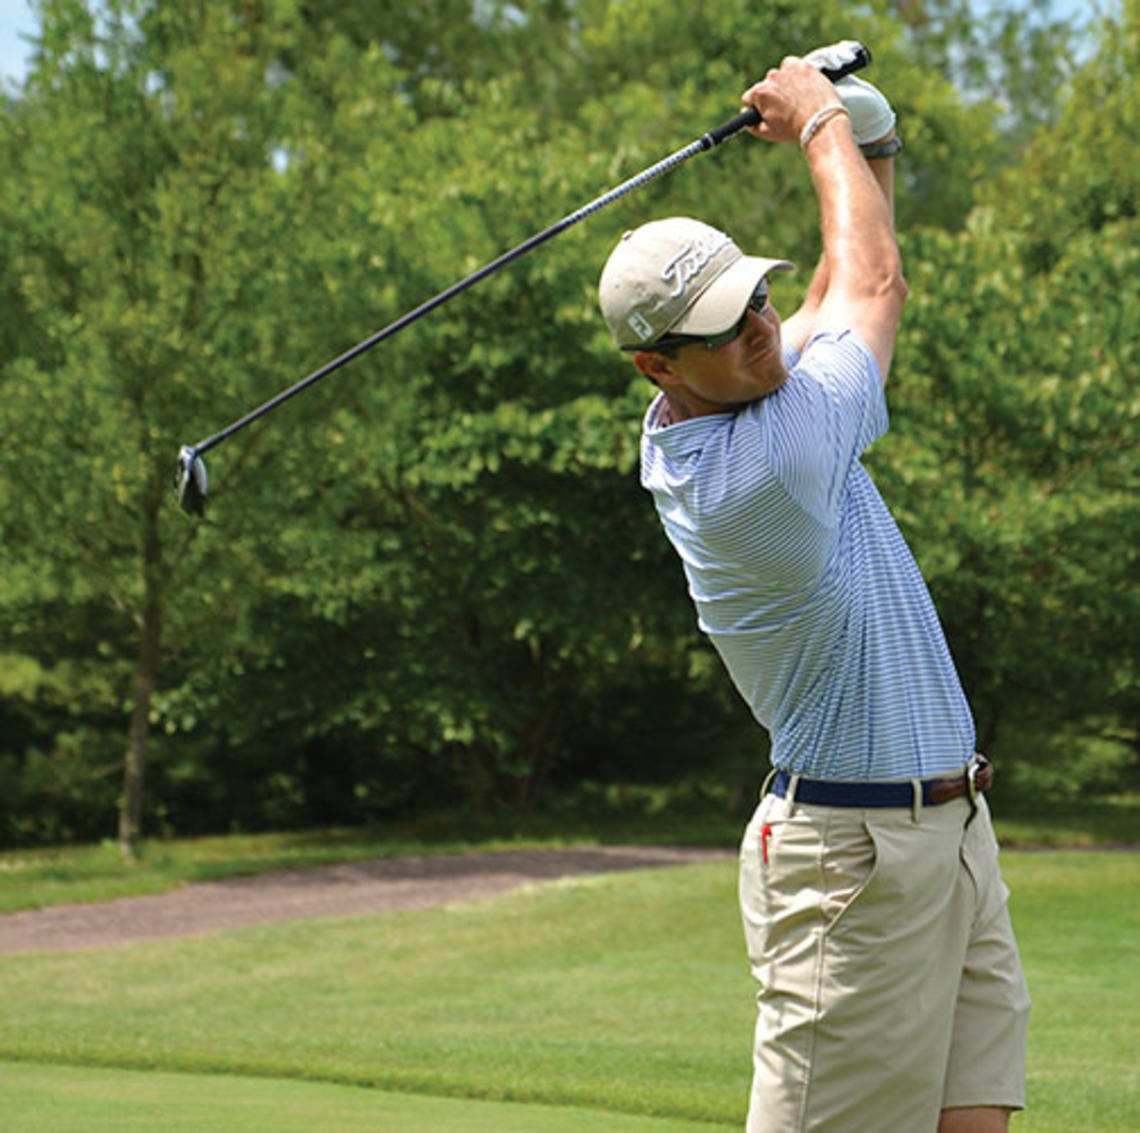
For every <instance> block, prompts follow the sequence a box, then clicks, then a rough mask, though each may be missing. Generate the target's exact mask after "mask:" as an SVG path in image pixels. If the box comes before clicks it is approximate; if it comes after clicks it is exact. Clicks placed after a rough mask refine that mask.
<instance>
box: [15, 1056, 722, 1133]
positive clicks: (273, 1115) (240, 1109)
mask: <svg viewBox="0 0 1140 1133" xmlns="http://www.w3.org/2000/svg"><path fill="white" fill-rule="evenodd" d="M0 1097H3V1105H4V1126H3V1127H4V1130H5V1133H74V1131H75V1130H79V1129H82V1130H83V1131H84V1133H127V1131H129V1130H132V1129H137V1130H147V1131H148V1133H149V1131H152V1130H155V1129H162V1130H163V1131H164V1133H179V1131H188V1130H226V1131H227V1133H239V1131H248V1133H265V1130H272V1131H273V1133H312V1131H313V1130H322V1131H332V1130H335V1131H336V1133H356V1131H359V1133H378V1131H382V1130H392V1131H396V1130H399V1131H400V1133H408V1131H409V1130H415V1131H416V1133H534V1131H535V1130H539V1129H540V1130H542V1131H543V1133H582V1130H584V1129H588V1130H590V1131H591V1133H713V1131H714V1130H715V1129H716V1128H717V1127H716V1126H711V1125H707V1124H694V1123H692V1122H688V1121H674V1120H670V1119H668V1118H650V1117H635V1116H630V1115H627V1114H613V1113H604V1112H602V1111H599V1110H591V1111H589V1112H588V1113H587V1112H584V1111H582V1110H580V1109H567V1108H565V1107H556V1106H537V1105H527V1106H523V1105H517V1104H512V1103H505V1102H475V1101H468V1100H459V1099H453V1098H431V1097H420V1096H417V1095H414V1094H395V1093H385V1092H382V1091H380V1090H362V1089H359V1088H356V1087H352V1086H333V1085H329V1084H327V1083H323V1082H289V1081H281V1080H272V1079H266V1078H243V1077H239V1076H235V1075H230V1076H226V1077H222V1076H220V1075H211V1076H209V1077H203V1076H201V1075H195V1074H168V1073H162V1072H151V1073H147V1072H140V1071H131V1070H92V1069H89V1068H86V1067H65V1066H42V1065H38V1064H34V1063H8V1064H6V1065H4V1064H0Z"/></svg>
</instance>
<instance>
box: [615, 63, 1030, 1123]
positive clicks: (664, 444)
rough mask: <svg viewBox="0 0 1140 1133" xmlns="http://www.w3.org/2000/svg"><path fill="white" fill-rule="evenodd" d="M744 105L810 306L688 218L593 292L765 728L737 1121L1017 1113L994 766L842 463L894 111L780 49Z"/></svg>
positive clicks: (744, 852) (858, 397) (892, 327)
mask: <svg viewBox="0 0 1140 1133" xmlns="http://www.w3.org/2000/svg"><path fill="white" fill-rule="evenodd" d="M845 50H847V45H845V44H837V45H835V46H834V47H830V48H824V49H823V51H822V53H823V54H838V55H840V56H841V55H842V54H843V52H844V51H845ZM816 54H817V55H818V54H820V53H816ZM812 58H815V56H813V57H812ZM744 102H745V103H746V104H748V105H751V106H753V107H755V108H756V110H757V111H758V112H759V113H760V115H761V117H762V122H761V124H760V125H759V126H756V127H752V128H751V131H750V132H751V133H753V134H754V135H755V136H756V137H757V138H761V139H763V140H765V141H770V142H790V143H796V144H799V145H800V146H801V148H802V150H803V154H804V158H805V159H806V161H807V164H808V168H809V170H810V172H811V177H812V181H813V183H814V186H815V191H816V194H817V196H818V199H819V209H820V221H821V225H822V234H823V249H824V251H823V257H822V259H821V261H820V263H819V265H818V267H817V269H816V271H815V274H814V276H813V278H812V281H811V284H810V287H809V289H808V292H807V295H806V298H805V300H804V303H803V305H802V306H801V307H800V308H799V310H798V311H796V313H795V314H794V315H792V316H791V317H790V318H788V319H787V320H785V321H784V322H783V323H782V324H781V321H780V318H779V316H778V315H777V313H776V311H775V310H774V308H773V307H772V304H771V302H770V301H769V298H768V282H767V280H768V275H769V273H770V272H772V271H774V270H778V269H784V268H789V267H790V266H791V265H790V264H788V263H786V262H785V261H782V260H772V259H759V258H754V257H751V256H745V255H743V254H742V253H741V251H740V249H739V248H738V247H737V246H736V244H735V243H733V241H732V240H731V239H730V238H729V237H728V236H726V235H725V234H724V233H722V232H719V231H717V230H716V229H714V228H711V227H709V226H708V225H705V224H702V223H700V222H699V221H696V220H691V219H688V218H685V217H672V218H670V219H667V220H660V221H654V222H651V223H648V224H645V225H643V226H642V227H640V228H638V229H637V230H635V231H633V232H628V233H626V234H625V236H624V237H623V238H622V239H621V241H620V242H619V243H618V245H617V247H616V248H615V249H614V251H613V253H612V254H611V255H610V258H609V260H608V261H607V263H606V265H605V269H604V271H603V273H602V277H601V282H600V288H599V290H600V300H601V307H602V311H603V313H604V315H605V318H606V321H607V323H608V324H609V327H610V330H611V331H612V333H613V336H614V338H615V339H616V341H617V344H618V346H619V347H620V348H621V349H622V350H624V351H626V352H627V353H629V354H630V355H631V356H632V360H633V364H634V365H635V366H636V367H637V368H638V369H639V370H640V371H641V372H642V373H643V374H645V376H646V377H648V378H649V379H650V380H651V381H652V382H653V383H654V384H655V385H656V386H657V387H658V388H659V393H658V395H657V397H656V398H655V400H654V401H653V403H652V405H651V406H650V408H649V410H648V412H647V414H646V417H645V421H644V426H643V434H642V457H641V479H642V483H643V485H644V486H645V487H646V488H647V489H648V490H649V491H650V492H651V493H652V495H653V499H654V503H655V505H656V507H657V511H658V513H659V516H660V519H661V522H662V524H663V526H664V528H665V532H666V534H667V535H668V537H669V539H670V540H671V542H672V543H673V545H674V547H675V548H676V550H677V552H678V554H679V555H680V557H681V560H682V563H683V566H684V570H685V574H686V577H687V580H688V585H689V591H690V594H691V596H692V598H693V601H694V603H695V605H696V608H697V614H698V618H699V622H700V626H701V629H702V630H703V631H704V632H705V633H707V634H708V635H709V637H710V638H711V639H712V642H713V644H714V645H715V647H716V649H717V651H718V652H719V654H720V656H721V658H722V659H723V661H724V663H725V665H726V667H727V668H728V671H729V673H730V674H731V676H732V679H733V681H734V683H735V684H736V687H737V688H738V689H739V691H740V693H741V695H742V696H743V697H744V699H745V700H746V701H747V702H748V704H749V706H750V707H751V709H752V711H753V713H754V714H755V716H756V719H757V720H758V721H759V722H760V723H761V724H762V725H763V726H764V727H765V728H767V729H768V731H769V732H770V734H771V739H772V764H773V770H772V772H771V774H769V776H768V778H767V780H766V782H765V784H764V788H763V791H762V798H761V801H760V804H759V806H758V808H757V810H756V812H755V815H754V816H753V818H752V821H751V823H750V824H749V826H748V829H747V831H746V833H745V836H744V841H743V844H742V846H741V856H740V862H741V865H740V902H741V910H742V914H743V919H744V928H745V936H746V939H747V944H748V952H749V958H750V961H751V966H752V972H753V975H754V976H755V978H756V980H757V982H758V984H759V992H758V995H757V1002H758V1019H757V1024H756V1033H755V1044H754V1053H753V1080H752V1091H751V1099H750V1105H749V1112H748V1130H749V1133H793V1131H797V1130H829V1131H834V1133H924V1131H932V1130H936V1129H937V1130H939V1131H941V1133H965V1131H972V1133H999V1131H1002V1130H1006V1129H1007V1128H1008V1124H1009V1113H1010V1111H1012V1110H1015V1109H1019V1108H1021V1107H1022V1106H1023V1105H1024V1076H1025V1045H1026V1029H1027V1023H1028V1014H1029V996H1028V992H1027V990H1026V986H1025V981H1024V978H1023V976H1022V972H1021V965H1020V961H1019V958H1018V954H1017V946H1016V943H1015V941H1014V938H1013V933H1012V929H1011V926H1010V921H1009V916H1008V913H1007V911H1006V897H1007V892H1008V891H1007V890H1006V888H1005V886H1004V884H1003V882H1002V880H1001V876H1000V874H999V872H998V862H997V843H996V840H995V838H994V834H993V829H992V826H991V824H990V819H989V813H988V810H987V807H986V803H985V801H984V798H983V797H982V795H981V794H979V792H981V791H984V790H985V789H986V788H987V787H988V786H989V781H990V776H991V770H990V767H989V764H988V763H987V762H986V761H985V760H984V759H983V758H982V757H980V756H978V755H976V754H975V753H974V724H973V719H972V716H971V712H970V708H969V706H968V704H967V703H966V699H965V696H964V694H963V692H962V688H961V686H960V683H959V680H958V676H957V673H956V671H955V668H954V664H953V661H952V660H951V657H950V653H949V650H948V648H947V646H946V642H945V640H944V637H943V634H942V629H941V626H940V624H939V621H938V617H937V615H936V613H935V610H934V607H933V605H932V603H931V600H930V596H929V594H928V592H927V590H926V586H925V584H924V583H923V580H922V578H921V576H920V574H919V571H918V568H917V566H916V564H915V562H914V559H913V557H912V556H911V553H910V551H909V549H908V548H907V546H906V544H905V543H904V541H903V538H902V536H901V534H900V533H899V530H898V528H897V527H896V525H895V523H894V520H893V519H892V517H891V515H890V513H889V512H888V511H887V508H886V506H885V505H884V503H883V501H882V499H881V497H880V496H879V494H878V491H877V490H876V488H875V486H874V485H873V483H872V482H871V479H870V477H869V476H868V474H867V472H866V470H865V469H864V468H863V466H862V465H861V463H860V456H861V454H862V452H863V450H864V449H866V448H867V447H868V446H869V445H870V444H871V442H873V441H874V440H875V439H876V438H878V437H880V436H881V435H882V434H883V433H884V432H885V431H886V428H887V409H886V403H885V398H884V394H883V384H884V382H885V381H886V377H887V373H888V370H889V368H890V362H891V351H892V347H893V344H894V339H895V332H896V329H897V327H898V323H899V317H900V313H901V310H902V306H903V302H904V299H905V297H906V291H907V289H906V284H905V282H904V280H903V274H902V268H901V262H900V258H899V252H898V248H897V246H896V243H895V234H894V222H893V169H892V165H893V163H892V161H891V158H892V157H893V155H894V154H895V153H896V152H897V151H898V149H899V148H900V143H899V141H898V140H897V138H896V136H895V132H894V125H895V115H894V112H893V111H892V109H891V107H890V105H889V103H888V102H887V100H886V99H885V98H884V97H883V95H882V93H881V92H879V91H878V90H877V89H876V88H875V87H873V86H871V85H870V84H868V83H865V82H862V81H861V80H859V79H855V78H846V79H843V80H842V81H841V82H840V83H839V84H838V85H835V86H833V85H832V84H831V83H829V82H828V81H827V80H826V79H824V78H823V77H822V76H821V75H820V73H819V71H818V70H817V69H816V67H815V66H812V65H811V64H809V63H808V62H806V61H805V60H802V59H798V58H795V57H791V58H788V59H786V60H785V61H784V62H783V64H782V65H781V66H780V67H779V69H777V70H772V71H769V72H768V74H767V76H766V77H765V78H764V80H763V81H762V82H759V83H757V84H756V85H755V86H753V87H752V88H751V89H750V90H749V91H747V92H746V93H745V95H744Z"/></svg>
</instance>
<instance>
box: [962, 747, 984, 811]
mask: <svg viewBox="0 0 1140 1133" xmlns="http://www.w3.org/2000/svg"><path fill="white" fill-rule="evenodd" d="M980 770H981V764H979V763H978V761H977V759H975V758H974V757H972V756H971V758H970V762H969V763H967V764H966V790H967V791H969V793H970V806H972V807H976V806H977V805H978V772H979V771H980Z"/></svg>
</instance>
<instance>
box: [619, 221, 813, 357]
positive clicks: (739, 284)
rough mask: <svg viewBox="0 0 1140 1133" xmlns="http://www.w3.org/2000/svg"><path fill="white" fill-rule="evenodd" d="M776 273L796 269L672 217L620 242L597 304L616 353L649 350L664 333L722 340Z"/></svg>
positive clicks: (714, 231) (712, 230)
mask: <svg viewBox="0 0 1140 1133" xmlns="http://www.w3.org/2000/svg"><path fill="white" fill-rule="evenodd" d="M776 268H779V269H780V270H784V271H790V270H792V269H793V268H794V265H793V264H790V263H788V261H787V260H766V259H762V258H760V257H757V256H746V255H745V254H744V253H743V252H742V251H741V250H740V249H739V248H738V247H737V245H736V243H735V241H734V240H733V239H732V237H730V236H727V235H725V233H723V232H721V231H719V230H718V229H716V228H713V227H711V226H710V225H708V224H705V223H704V222H703V221H700V220H693V219H692V218H691V217H687V216H671V217H669V218H668V219H666V220H652V221H650V222H649V223H648V224H643V225H642V226H641V227H640V228H635V229H633V230H632V231H630V232H626V233H625V235H623V236H622V238H621V240H619V241H618V245H617V247H616V248H614V250H613V252H611V253H610V258H609V259H608V260H607V261H606V266H605V267H604V268H603V269H602V277H601V280H600V281H599V283H598V300H599V302H600V304H601V308H602V314H603V315H604V316H605V319H606V322H607V323H608V324H609V328H610V332H611V333H612V334H613V336H614V340H615V341H616V342H617V344H618V346H625V347H630V346H648V345H649V344H650V343H652V342H655V341H656V340H657V339H659V338H663V337H664V336H665V334H666V333H670V334H719V333H720V332H721V331H725V330H728V328H729V327H731V326H732V325H733V324H734V323H735V322H736V321H737V320H738V319H739V318H740V316H741V315H742V314H743V312H744V308H745V307H746V306H747V305H748V300H749V299H750V298H751V297H752V292H753V291H755V290H756V285H757V284H758V283H759V282H760V280H761V279H763V278H764V276H766V275H767V274H768V273H769V272H770V271H772V270H774V269H776Z"/></svg>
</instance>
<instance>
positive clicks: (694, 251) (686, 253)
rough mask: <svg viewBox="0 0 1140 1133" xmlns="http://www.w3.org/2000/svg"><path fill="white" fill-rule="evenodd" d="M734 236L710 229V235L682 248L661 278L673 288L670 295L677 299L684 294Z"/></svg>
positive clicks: (665, 267) (668, 264)
mask: <svg viewBox="0 0 1140 1133" xmlns="http://www.w3.org/2000/svg"><path fill="white" fill-rule="evenodd" d="M731 243H732V238H731V237H730V236H726V235H725V234H724V233H723V232H717V231H715V230H710V231H709V233H708V235H706V236H701V237H699V238H698V239H696V240H694V241H693V242H692V243H691V244H689V245H688V246H687V247H685V248H682V249H681V251H680V252H678V253H677V254H676V255H675V256H674V257H673V258H672V259H671V260H670V261H669V262H668V263H667V264H666V265H665V266H664V267H663V268H662V269H661V279H662V280H663V281H664V282H665V283H667V284H668V285H669V287H670V288H671V290H670V292H669V297H670V298H671V299H676V298H677V296H678V295H680V294H682V293H683V292H684V290H685V288H686V286H687V285H688V284H689V283H690V282H692V280H694V279H696V278H697V276H698V275H700V274H701V271H702V270H703V269H704V267H705V265H706V264H708V262H709V260H711V259H712V258H713V256H715V255H716V254H717V252H719V251H720V250H721V248H723V247H724V246H725V245H726V244H731Z"/></svg>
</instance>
